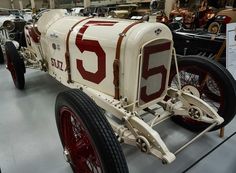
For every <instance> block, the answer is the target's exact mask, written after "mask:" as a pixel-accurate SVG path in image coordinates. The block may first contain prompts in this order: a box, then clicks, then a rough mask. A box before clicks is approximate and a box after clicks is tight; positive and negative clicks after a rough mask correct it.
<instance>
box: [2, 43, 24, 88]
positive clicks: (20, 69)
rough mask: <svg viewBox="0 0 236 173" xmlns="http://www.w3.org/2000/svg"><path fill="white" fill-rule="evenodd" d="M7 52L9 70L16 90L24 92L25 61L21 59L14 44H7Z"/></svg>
mask: <svg viewBox="0 0 236 173" xmlns="http://www.w3.org/2000/svg"><path fill="white" fill-rule="evenodd" d="M5 50H6V56H7V68H8V70H9V71H10V73H11V76H12V79H13V82H14V84H15V86H16V88H18V89H20V90H22V89H24V87H25V76H24V73H25V64H24V61H23V59H21V58H20V55H19V53H18V51H17V49H16V47H15V45H14V44H13V43H12V42H10V41H8V42H6V44H5Z"/></svg>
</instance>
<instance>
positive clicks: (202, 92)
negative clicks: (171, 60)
mask: <svg viewBox="0 0 236 173" xmlns="http://www.w3.org/2000/svg"><path fill="white" fill-rule="evenodd" d="M178 67H179V73H180V81H181V85H182V89H185V88H186V89H188V90H190V91H191V90H192V92H191V93H193V94H194V95H196V96H198V97H200V98H201V99H202V100H204V101H205V102H207V103H208V104H209V105H210V106H212V107H213V108H214V109H215V110H216V111H217V112H218V114H219V115H220V116H221V117H223V118H224V122H223V123H222V124H220V125H218V126H216V127H215V128H214V129H213V130H217V129H219V128H221V127H224V126H225V125H227V124H228V123H229V122H230V121H231V120H232V119H233V117H234V116H235V113H236V106H235V100H236V89H235V80H234V78H233V77H232V75H231V74H230V73H229V72H228V71H227V70H226V69H225V68H224V67H223V66H222V65H221V64H219V63H217V62H215V61H213V60H210V59H207V58H204V57H198V56H188V57H179V58H178ZM206 77H207V80H206ZM176 84H177V75H176V69H175V67H174V66H173V68H172V69H171V74H170V80H169V85H170V86H171V87H173V88H176V87H177V85H176ZM191 88H194V89H191ZM173 120H174V121H175V122H176V123H178V124H180V125H182V126H184V127H186V128H187V129H190V130H192V131H202V130H203V129H205V128H206V127H207V126H209V124H207V123H202V122H198V121H195V120H192V119H189V118H183V117H181V116H174V117H173Z"/></svg>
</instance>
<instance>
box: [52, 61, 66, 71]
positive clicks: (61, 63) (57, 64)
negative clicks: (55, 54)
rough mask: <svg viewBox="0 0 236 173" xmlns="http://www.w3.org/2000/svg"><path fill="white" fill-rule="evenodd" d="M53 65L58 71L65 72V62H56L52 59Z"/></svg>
mask: <svg viewBox="0 0 236 173" xmlns="http://www.w3.org/2000/svg"><path fill="white" fill-rule="evenodd" d="M51 64H52V66H53V67H56V68H57V69H59V70H61V71H64V70H63V62H61V61H59V60H55V59H54V58H51Z"/></svg>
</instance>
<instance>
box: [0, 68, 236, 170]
mask: <svg viewBox="0 0 236 173" xmlns="http://www.w3.org/2000/svg"><path fill="white" fill-rule="evenodd" d="M66 89H67V88H65V87H63V86H62V85H61V84H59V83H58V82H57V81H55V80H54V79H53V78H51V77H50V76H49V75H48V74H47V73H43V72H39V71H36V70H28V69H27V73H26V88H25V90H23V91H19V90H17V89H15V87H14V85H13V82H12V79H11V77H10V74H9V72H8V71H7V70H6V69H5V66H4V65H0V118H1V121H0V168H1V171H2V173H72V171H71V169H70V167H69V165H68V164H67V163H66V162H65V161H64V157H63V154H62V146H61V143H60V141H59V136H58V133H57V128H56V123H55V118H54V103H55V98H56V96H57V94H58V93H59V92H60V91H63V90H66ZM158 131H159V132H160V135H161V137H162V138H163V139H164V140H165V142H166V143H167V146H168V147H169V148H170V150H171V151H175V150H176V149H178V147H179V146H180V145H181V144H184V143H185V142H186V141H187V140H188V139H190V137H191V136H193V135H194V134H193V133H191V132H188V131H186V130H185V129H182V128H181V127H178V126H177V125H175V124H174V123H173V122H171V121H167V122H165V123H164V124H161V125H160V126H159V127H158ZM235 131H236V119H234V120H233V121H232V122H231V123H230V124H229V125H228V126H227V127H226V129H225V137H224V138H219V137H218V134H219V132H218V131H217V132H210V133H207V134H206V135H204V136H203V137H202V138H200V139H199V140H198V141H196V142H195V143H193V144H192V145H191V146H189V147H188V148H187V149H185V150H184V151H183V152H181V153H180V154H179V155H177V159H176V160H175V161H174V162H173V163H172V164H170V165H163V164H162V163H161V161H160V160H158V159H156V158H154V157H153V156H151V155H145V154H143V153H141V152H140V151H138V150H137V149H136V148H135V147H131V146H128V145H124V144H123V145H122V148H123V151H124V154H125V156H126V160H127V162H128V166H129V170H130V173H181V172H187V173H206V172H209V173H210V172H214V173H235V172H236V135H235ZM224 140H226V141H225V142H224ZM220 143H222V145H219V144H220ZM215 147H217V148H215ZM213 149H215V150H214V151H212V152H211V150H213ZM1 171H0V172H1Z"/></svg>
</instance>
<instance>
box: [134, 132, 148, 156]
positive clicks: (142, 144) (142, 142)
mask: <svg viewBox="0 0 236 173" xmlns="http://www.w3.org/2000/svg"><path fill="white" fill-rule="evenodd" d="M136 145H137V147H138V148H139V149H140V150H141V151H142V152H144V153H149V151H150V144H149V142H148V140H147V139H146V138H145V137H144V136H138V137H137V139H136Z"/></svg>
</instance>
